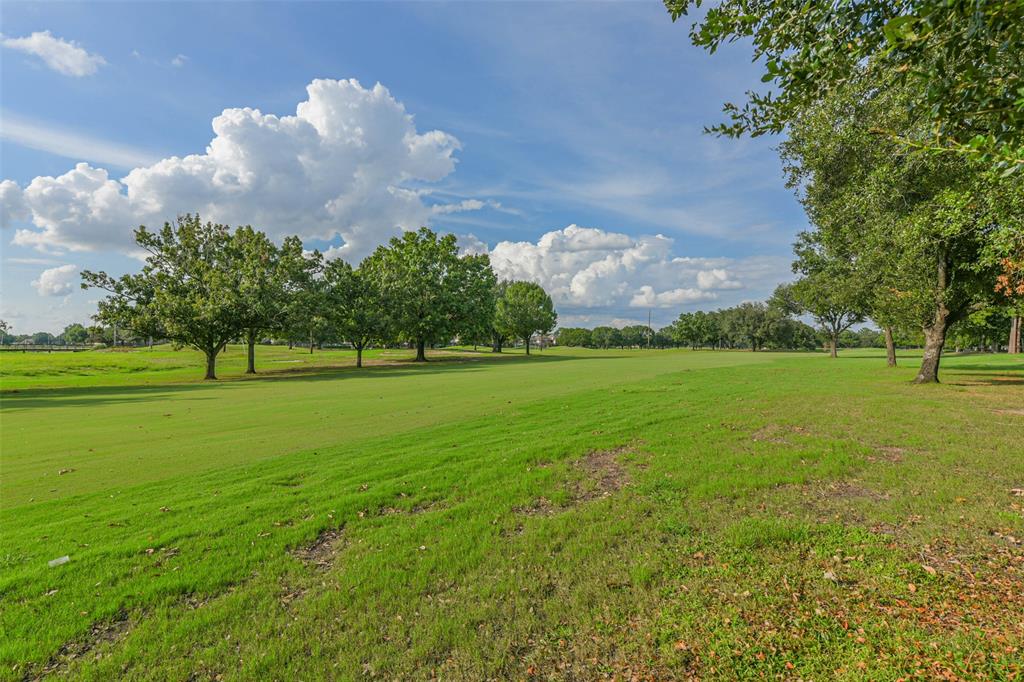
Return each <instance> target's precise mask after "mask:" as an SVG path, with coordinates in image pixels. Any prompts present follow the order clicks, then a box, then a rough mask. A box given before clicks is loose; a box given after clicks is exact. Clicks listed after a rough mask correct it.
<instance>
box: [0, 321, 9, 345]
mask: <svg viewBox="0 0 1024 682" xmlns="http://www.w3.org/2000/svg"><path fill="white" fill-rule="evenodd" d="M10 333H11V325H9V324H8V323H7V321H6V320H0V345H6V344H7V335H8V334H10Z"/></svg>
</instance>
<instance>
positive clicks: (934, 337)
mask: <svg viewBox="0 0 1024 682" xmlns="http://www.w3.org/2000/svg"><path fill="white" fill-rule="evenodd" d="M938 316H939V315H938V313H936V317H938ZM945 344H946V320H945V317H943V319H942V321H941V322H939V321H938V320H937V321H936V322H934V323H933V324H932V326H931V327H928V328H927V329H925V330H924V357H923V358H921V369H920V370H919V371H918V373H917V377H916V378H915V379H914V383H915V384H936V383H938V382H939V362H940V360H942V347H943V346H944V345H945Z"/></svg>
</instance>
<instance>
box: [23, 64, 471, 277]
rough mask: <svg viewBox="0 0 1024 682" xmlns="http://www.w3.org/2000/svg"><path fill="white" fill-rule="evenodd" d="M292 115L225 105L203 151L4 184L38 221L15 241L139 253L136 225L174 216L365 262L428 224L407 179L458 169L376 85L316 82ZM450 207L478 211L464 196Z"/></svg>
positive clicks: (447, 143) (444, 142)
mask: <svg viewBox="0 0 1024 682" xmlns="http://www.w3.org/2000/svg"><path fill="white" fill-rule="evenodd" d="M306 90H307V93H308V99H307V100H306V101H304V102H301V103H300V104H299V105H298V106H297V108H296V114H295V115H294V116H275V115H273V114H264V113H262V112H260V111H259V110H256V109H250V108H241V109H226V110H224V112H223V113H222V114H221V115H219V116H217V117H216V118H214V119H213V132H214V137H213V140H212V141H211V142H210V144H209V146H208V147H207V148H206V153H204V154H191V155H188V156H185V157H177V156H174V157H171V158H167V159H163V160H161V161H158V162H157V163H155V164H152V165H149V166H143V167H139V168H135V169H134V170H132V171H131V172H130V173H129V174H128V175H127V176H126V177H124V178H123V179H121V180H115V179H112V178H110V177H109V176H108V174H107V171H105V170H104V169H101V168H93V167H91V166H90V165H88V164H84V163H80V164H78V165H77V166H76V167H75V168H74V169H72V170H70V171H68V172H67V173H65V174H64V175H62V176H59V177H56V178H54V177H37V178H35V179H34V180H33V181H32V182H31V183H29V185H28V186H27V187H26V188H25V189H24V191H23V192H22V194H21V201H22V203H18V199H19V196H18V193H17V192H15V191H13V190H9V189H8V188H7V187H6V185H5V187H4V188H3V189H4V193H5V195H7V194H9V195H10V199H11V206H10V208H8V205H7V204H8V201H7V198H6V196H5V198H4V210H5V213H6V212H7V211H10V212H12V214H14V213H16V212H18V211H20V212H21V213H22V214H24V213H25V212H26V211H27V212H29V213H30V214H31V222H32V225H33V226H34V228H35V229H28V230H19V231H18V232H17V234H16V236H15V241H16V242H17V243H18V244H22V245H31V246H35V247H37V248H40V249H41V250H47V249H49V250H52V249H60V248H66V249H72V250H98V249H117V250H120V251H122V252H125V253H130V252H131V251H132V243H131V228H133V227H135V226H137V225H139V224H147V225H150V226H155V225H159V224H162V223H163V222H164V221H166V220H171V219H173V218H174V217H175V216H176V215H178V214H181V213H186V212H192V213H195V212H198V213H199V214H200V215H201V216H202V217H203V218H204V219H209V220H214V221H217V222H224V223H228V224H232V225H236V224H252V225H253V226H256V227H259V228H260V229H263V230H265V231H267V233H268V234H270V235H271V236H273V237H277V238H280V237H283V236H285V235H287V234H299V235H300V236H301V237H303V238H306V239H309V238H313V239H323V240H332V239H335V238H339V237H340V238H341V240H342V241H343V242H344V243H343V245H342V246H341V247H336V248H335V249H333V250H332V253H333V254H334V255H338V256H345V257H346V258H352V259H358V258H359V257H361V256H362V255H365V254H366V253H368V252H369V251H371V250H372V249H373V247H375V246H376V245H377V244H379V243H381V242H384V241H386V240H387V239H388V238H390V237H392V236H395V235H397V234H400V233H401V232H402V230H407V229H416V228H417V227H419V226H420V225H423V224H426V223H427V222H428V221H429V218H430V216H431V215H432V214H433V213H434V210H433V209H432V208H431V207H430V206H428V205H426V204H425V203H424V202H423V199H422V195H423V194H424V192H422V191H420V190H415V189H410V188H409V187H407V186H403V185H404V184H406V183H410V182H436V181H438V180H441V179H442V178H444V177H445V176H447V175H448V174H450V173H451V172H452V171H453V170H454V169H455V163H456V160H455V157H454V154H455V152H456V151H457V150H458V149H459V148H460V145H459V141H458V140H457V139H456V138H455V137H453V136H451V135H449V134H447V133H444V132H441V131H439V130H433V131H428V132H425V133H419V132H417V130H416V126H415V123H414V121H413V118H412V116H411V115H410V114H408V113H407V112H406V110H405V107H404V106H403V105H402V104H401V103H400V102H398V101H397V100H395V98H394V97H392V95H391V93H390V92H389V91H388V90H387V88H385V87H384V86H382V85H380V84H379V83H378V84H377V85H375V86H374V87H372V88H364V87H363V86H361V85H360V84H359V82H358V81H356V80H340V81H337V80H315V81H313V82H312V83H310V84H309V86H307V88H306ZM456 206H457V208H454V209H452V210H451V211H441V212H452V211H465V210H473V209H474V208H478V207H477V206H476V205H475V204H472V205H470V204H467V203H466V202H462V204H457V205H456Z"/></svg>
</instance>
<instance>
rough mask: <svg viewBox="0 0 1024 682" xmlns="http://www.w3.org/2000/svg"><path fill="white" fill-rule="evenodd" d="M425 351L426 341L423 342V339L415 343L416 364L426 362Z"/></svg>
mask: <svg viewBox="0 0 1024 682" xmlns="http://www.w3.org/2000/svg"><path fill="white" fill-rule="evenodd" d="M426 349H427V342H426V341H424V340H423V339H419V340H417V341H416V362H426V361H427V353H426Z"/></svg>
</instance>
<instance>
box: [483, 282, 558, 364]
mask: <svg viewBox="0 0 1024 682" xmlns="http://www.w3.org/2000/svg"><path fill="white" fill-rule="evenodd" d="M495 320H496V323H495V324H496V326H497V327H498V328H499V329H502V330H504V331H505V332H507V335H508V336H509V337H511V338H518V339H522V340H523V343H524V344H526V354H527V355H529V354H530V338H531V337H532V336H533V335H534V334H535V333H537V332H539V333H541V334H546V333H548V332H550V331H551V330H552V329H554V327H555V323H556V322H558V314H557V313H555V305H554V303H552V301H551V297H550V296H549V295H548V293H547V292H546V291H544V288H543V287H541V286H540V285H539V284H535V283H533V282H509V284H508V286H506V287H505V293H504V294H503V295H502V297H501V298H499V299H498V303H497V312H496V314H495Z"/></svg>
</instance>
